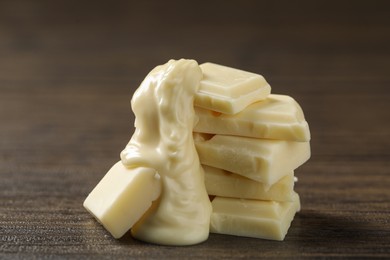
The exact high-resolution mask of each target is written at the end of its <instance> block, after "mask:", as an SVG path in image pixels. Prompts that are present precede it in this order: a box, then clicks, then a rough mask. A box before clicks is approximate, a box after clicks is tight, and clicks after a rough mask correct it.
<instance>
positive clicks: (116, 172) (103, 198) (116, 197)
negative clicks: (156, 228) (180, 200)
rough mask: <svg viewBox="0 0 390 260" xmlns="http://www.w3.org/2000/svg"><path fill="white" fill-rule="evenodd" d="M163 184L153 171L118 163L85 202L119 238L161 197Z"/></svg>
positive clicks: (100, 220)
mask: <svg viewBox="0 0 390 260" xmlns="http://www.w3.org/2000/svg"><path fill="white" fill-rule="evenodd" d="M160 192H161V183H160V177H159V175H157V174H156V171H155V170H153V169H150V168H142V167H138V168H133V169H129V168H126V167H125V166H124V165H123V164H122V162H120V161H119V162H117V163H116V164H115V165H114V166H113V167H112V168H111V169H110V170H109V171H108V172H107V174H106V175H105V176H104V177H103V179H101V180H100V182H99V183H98V185H97V186H96V187H95V188H94V189H93V190H92V192H91V193H90V194H89V195H88V197H87V198H86V199H85V201H84V207H85V208H86V209H87V210H88V211H89V212H90V213H91V214H92V215H93V216H94V217H95V218H96V219H97V220H98V221H99V222H100V223H101V224H102V225H103V226H104V227H105V228H106V229H107V230H108V231H109V232H110V233H111V234H112V236H113V237H115V238H120V237H121V236H123V235H124V234H125V233H126V232H127V231H128V230H129V229H130V228H131V227H132V226H133V225H134V223H135V222H137V221H138V220H139V219H140V218H141V216H142V215H143V214H144V213H145V212H146V211H147V210H148V209H149V207H150V206H151V205H152V201H154V200H156V199H157V198H158V197H159V196H160Z"/></svg>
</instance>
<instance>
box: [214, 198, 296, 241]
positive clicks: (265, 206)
mask: <svg viewBox="0 0 390 260" xmlns="http://www.w3.org/2000/svg"><path fill="white" fill-rule="evenodd" d="M212 206H213V213H212V215H211V222H210V232H212V233H219V234H227V235H235V236H245V237H254V238H263V239H270V240H279V241H282V240H283V239H284V238H285V236H286V234H287V231H288V229H289V227H290V224H291V222H292V220H293V218H294V216H295V213H296V212H297V211H299V210H300V201H299V196H298V194H296V193H295V196H294V200H293V201H292V202H275V201H262V200H245V199H235V198H223V197H215V198H214V200H213V202H212Z"/></svg>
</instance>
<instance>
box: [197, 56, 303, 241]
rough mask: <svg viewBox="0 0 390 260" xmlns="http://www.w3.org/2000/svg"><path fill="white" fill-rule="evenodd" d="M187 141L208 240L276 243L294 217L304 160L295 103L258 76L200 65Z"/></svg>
mask: <svg viewBox="0 0 390 260" xmlns="http://www.w3.org/2000/svg"><path fill="white" fill-rule="evenodd" d="M200 67H201V69H202V71H203V80H202V81H201V84H200V89H199V92H198V94H197V95H196V98H195V112H196V115H197V116H198V122H197V124H196V125H195V128H194V141H195V146H196V149H197V151H198V155H199V158H200V162H201V164H202V166H203V169H204V171H205V185H206V189H207V192H208V194H209V195H210V198H211V199H212V206H213V213H212V216H211V226H210V231H211V232H213V233H221V234H229V235H237V236H247V237H256V238H264V239H271V240H283V239H284V237H285V235H286V234H287V231H288V229H289V227H290V224H291V222H292V220H293V218H294V216H295V213H296V212H297V211H299V210H300V201H299V196H298V194H297V193H296V192H295V191H294V183H295V181H296V177H294V171H295V169H297V168H298V167H299V166H300V165H302V164H303V163H304V162H306V161H307V160H308V159H309V157H310V143H309V141H310V131H309V126H308V123H307V122H306V120H305V118H304V114H303V112H302V109H301V107H300V106H299V104H298V103H297V102H296V101H295V100H294V99H293V98H291V97H289V96H286V95H276V94H271V93H270V92H271V88H270V86H269V84H268V83H267V82H266V80H265V79H264V78H263V77H262V76H261V75H258V74H254V73H250V72H246V71H242V70H237V69H233V68H229V67H225V66H221V65H217V64H213V63H204V64H202V65H200Z"/></svg>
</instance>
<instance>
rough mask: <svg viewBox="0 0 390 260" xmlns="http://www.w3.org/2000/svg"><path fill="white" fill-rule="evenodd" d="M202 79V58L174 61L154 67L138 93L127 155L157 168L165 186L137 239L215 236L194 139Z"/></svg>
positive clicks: (136, 229)
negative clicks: (211, 225)
mask: <svg viewBox="0 0 390 260" xmlns="http://www.w3.org/2000/svg"><path fill="white" fill-rule="evenodd" d="M201 78H202V71H201V70H200V68H199V66H198V64H197V63H196V61H194V60H179V61H173V60H171V61H169V62H168V63H167V64H164V65H161V66H158V67H156V68H155V69H153V70H152V71H151V72H150V73H149V74H148V76H147V77H146V78H145V80H144V81H143V82H142V84H141V86H140V87H139V88H138V89H137V91H136V92H135V94H134V96H133V99H132V103H131V104H132V109H133V111H134V114H135V116H136V119H135V127H136V130H135V133H134V135H133V136H132V138H131V140H130V142H129V144H128V145H127V146H126V148H125V149H124V150H123V151H122V153H121V159H122V162H123V163H124V164H125V165H126V166H128V167H148V168H152V169H155V170H156V171H157V172H158V174H159V175H160V178H161V184H162V192H161V195H160V198H159V200H158V201H156V203H154V204H153V207H151V208H150V210H149V211H148V212H147V213H146V214H144V215H143V217H142V218H141V219H140V221H138V222H137V223H136V224H135V225H134V226H133V228H132V229H131V234H132V235H133V236H134V237H135V238H137V239H140V240H143V241H147V242H151V243H156V244H163V245H192V244H196V243H200V242H203V241H204V240H206V239H207V238H208V236H209V227H210V215H211V203H210V201H209V198H208V195H207V192H206V188H205V185H204V172H203V169H202V167H201V166H200V162H199V158H198V154H197V152H196V149H195V145H194V141H193V138H192V130H193V126H194V122H195V112H194V107H193V100H194V95H195V93H196V92H197V90H198V87H199V82H200V80H201Z"/></svg>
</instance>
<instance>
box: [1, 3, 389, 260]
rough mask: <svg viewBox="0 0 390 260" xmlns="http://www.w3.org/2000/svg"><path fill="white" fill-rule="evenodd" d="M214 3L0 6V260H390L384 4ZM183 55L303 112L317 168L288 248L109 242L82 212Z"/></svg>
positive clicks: (219, 238)
mask: <svg viewBox="0 0 390 260" xmlns="http://www.w3.org/2000/svg"><path fill="white" fill-rule="evenodd" d="M209 2H211V1H209ZM209 2H207V1H204V2H203V1H200V2H199V1H194V3H191V4H189V5H188V4H186V5H184V4H182V3H181V2H180V1H159V2H157V1H156V3H152V2H148V1H137V2H136V1H127V2H126V1H124V2H119V1H107V3H105V2H95V1H94V2H92V1H91V2H88V3H87V1H56V3H54V1H1V2H0V122H1V123H0V258H28V259H31V258H46V257H48V258H71V259H74V258H94V259H95V258H108V259H111V258H113V259H121V258H128V257H138V258H161V259H166V258H180V259H185V258H201V257H202V258H210V259H221V258H250V259H252V258H257V257H278V258H279V257H286V258H300V257H335V256H359V257H372V256H382V257H385V256H387V257H390V191H389V187H390V112H389V111H390V8H389V4H388V2H386V1H350V2H348V1H298V2H297V1H291V3H290V1H284V2H283V1H267V2H261V1H234V2H233V1H213V2H212V3H209ZM181 57H185V58H193V59H196V60H198V62H200V63H202V62H205V61H212V62H216V63H221V64H225V65H228V66H232V67H237V68H242V69H245V70H249V71H253V72H257V73H260V74H262V75H264V76H265V77H266V79H267V80H268V81H269V82H270V84H271V86H272V92H273V93H280V94H287V95H290V96H293V97H294V98H295V99H296V100H297V101H298V102H299V103H300V104H301V106H302V107H303V109H304V112H305V115H306V119H307V121H308V122H309V124H310V128H311V133H312V142H311V145H312V157H311V159H310V160H309V161H308V162H307V163H306V164H305V165H303V166H302V167H300V168H299V169H298V170H297V171H296V175H297V176H298V178H299V182H298V183H297V185H296V190H297V191H298V193H299V194H300V196H301V201H302V211H301V212H300V213H299V214H298V215H297V216H296V217H295V220H294V221H293V223H292V226H291V228H290V230H289V233H288V235H287V237H286V239H285V241H284V242H275V241H266V240H259V239H251V238H242V237H234V236H224V235H214V234H212V235H210V238H209V239H208V241H206V242H205V243H202V244H200V245H196V246H190V247H166V246H156V245H151V244H146V243H143V242H139V241H136V240H134V239H132V238H131V237H130V236H129V235H126V236H125V237H124V238H122V239H120V240H115V239H113V238H112V237H111V236H110V235H109V234H108V233H107V232H106V231H105V230H104V229H103V228H102V227H101V226H100V225H99V224H98V223H97V222H96V221H95V220H94V219H93V218H92V217H91V215H89V214H88V213H87V212H86V211H85V210H84V208H83V207H82V202H83V200H84V199H85V197H86V196H87V194H88V193H89V192H90V191H91V190H92V189H93V187H94V186H95V185H96V184H97V182H98V181H99V180H100V179H101V178H102V176H103V175H104V174H105V173H106V171H107V170H108V169H109V168H110V167H111V165H112V164H114V163H115V162H116V161H117V160H119V153H120V151H121V150H122V149H123V147H124V146H125V145H126V143H127V142H128V140H129V138H130V136H131V134H132V132H133V127H132V125H133V120H134V118H133V115H132V112H131V110H130V106H129V100H130V98H131V96H132V94H133V92H134V90H135V89H136V88H137V87H138V85H139V83H140V82H141V80H142V79H143V78H144V77H145V75H146V74H147V73H148V71H149V70H151V69H152V68H153V67H154V66H156V65H158V64H162V63H165V62H166V61H167V60H168V59H170V58H176V59H177V58H181Z"/></svg>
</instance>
